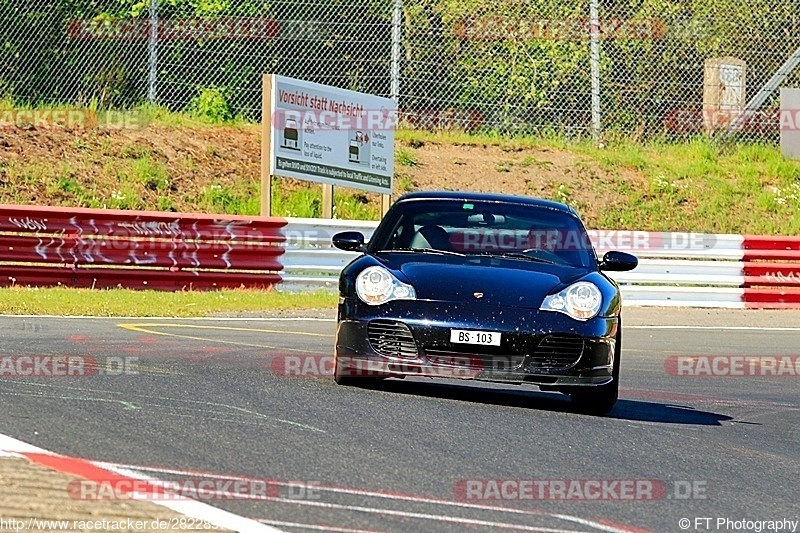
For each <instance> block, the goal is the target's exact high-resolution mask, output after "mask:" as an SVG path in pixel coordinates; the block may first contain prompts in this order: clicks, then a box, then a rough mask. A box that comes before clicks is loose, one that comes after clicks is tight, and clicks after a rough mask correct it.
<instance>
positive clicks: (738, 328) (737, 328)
mask: <svg viewBox="0 0 800 533" xmlns="http://www.w3.org/2000/svg"><path fill="white" fill-rule="evenodd" d="M626 329H701V330H706V329H709V330H710V329H717V330H730V331H800V327H796V328H794V327H759V326H626V325H623V326H622V330H623V331H625V330H626Z"/></svg>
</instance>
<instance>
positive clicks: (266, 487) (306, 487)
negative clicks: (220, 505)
mask: <svg viewBox="0 0 800 533" xmlns="http://www.w3.org/2000/svg"><path fill="white" fill-rule="evenodd" d="M67 493H68V494H69V497H70V498H72V499H73V500H89V501H96V500H157V501H158V500H167V501H169V500H182V499H186V498H190V499H193V500H209V501H210V500H273V499H285V500H319V499H321V495H320V483H319V482H318V481H291V482H285V481H280V482H278V481H274V480H260V479H216V478H215V479H205V478H202V479H181V480H170V481H162V480H147V481H145V480H141V479H124V478H123V479H105V480H85V479H75V480H72V481H70V482H69V484H68V485H67Z"/></svg>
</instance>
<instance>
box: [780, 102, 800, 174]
mask: <svg viewBox="0 0 800 533" xmlns="http://www.w3.org/2000/svg"><path fill="white" fill-rule="evenodd" d="M780 123H781V125H780V127H781V153H782V154H783V157H786V158H788V159H800V89H790V88H786V87H781V111H780Z"/></svg>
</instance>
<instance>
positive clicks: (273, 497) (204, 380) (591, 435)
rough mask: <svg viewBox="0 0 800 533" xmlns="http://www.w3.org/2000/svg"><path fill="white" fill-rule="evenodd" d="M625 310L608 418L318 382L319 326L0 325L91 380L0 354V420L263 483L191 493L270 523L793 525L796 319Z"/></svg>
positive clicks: (442, 387) (496, 395)
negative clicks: (237, 493)
mask: <svg viewBox="0 0 800 533" xmlns="http://www.w3.org/2000/svg"><path fill="white" fill-rule="evenodd" d="M626 313H627V315H626V322H625V328H624V330H623V331H624V349H623V356H622V357H623V359H622V361H623V366H622V392H621V400H620V402H619V403H618V404H617V407H616V408H615V410H614V411H613V413H612V415H611V416H610V417H607V418H602V417H594V416H587V415H582V414H579V413H576V412H573V411H572V410H571V408H570V405H569V402H568V400H567V399H566V397H562V396H561V395H558V394H553V393H543V392H539V391H538V390H537V389H536V388H535V387H518V386H513V385H508V386H504V385H494V384H481V383H476V382H467V381H458V382H452V381H450V382H447V381H436V380H431V379H425V378H415V379H407V380H389V381H385V382H383V383H381V384H379V385H377V386H375V387H371V388H352V387H341V386H337V385H336V384H335V383H334V382H333V380H332V379H331V378H330V377H327V376H320V375H315V374H319V372H318V370H319V369H318V368H317V366H321V367H324V366H326V364H327V363H326V359H324V358H323V356H324V357H327V356H330V355H331V353H332V342H333V332H334V328H335V323H334V322H333V321H332V320H330V319H311V320H309V319H302V318H294V319H244V320H223V319H220V320H167V319H160V320H159V319H153V320H149V319H84V318H39V317H0V357H4V358H6V359H8V358H11V359H10V360H12V361H15V360H18V358H19V357H20V356H30V357H47V356H57V355H70V356H76V357H79V358H80V359H78V360H79V361H81V362H82V364H83V365H84V366H83V369H84V373H85V374H87V373H88V374H93V375H89V376H80V375H73V376H56V375H53V376H46V375H45V376H41V375H40V376H36V377H30V376H19V375H13V374H14V371H13V369H12V370H9V368H10V367H8V366H6V367H4V368H5V369H6V371H5V373H4V375H3V376H2V377H0V402H2V410H1V411H0V413H2V415H0V433H2V434H5V435H9V436H11V437H14V438H17V439H20V440H23V441H26V442H29V443H31V444H34V445H36V446H39V447H42V448H46V449H48V450H52V451H54V452H57V453H60V454H65V455H71V456H77V457H82V458H87V459H92V460H99V461H104V462H107V463H112V464H114V465H117V467H118V468H119V467H125V468H127V469H129V470H131V471H135V472H139V473H144V474H147V475H150V476H153V477H156V478H159V479H163V480H184V479H199V478H203V479H236V480H240V481H241V480H244V481H247V482H256V481H267V482H269V483H270V487H274V488H276V490H274V491H269V492H268V494H267V497H260V498H256V499H236V500H234V499H226V498H223V497H221V496H220V497H219V498H218V499H214V500H213V501H210V503H211V504H212V505H214V506H218V507H221V508H224V509H227V510H229V511H232V512H235V513H237V514H239V515H242V516H245V517H249V518H254V519H257V520H260V521H263V522H264V523H267V524H270V525H274V526H276V527H279V528H280V529H283V530H286V531H317V530H324V531H381V532H384V531H385V532H405V531H464V530H469V531H490V530H500V529H503V530H508V531H580V532H593V531H609V532H614V531H655V532H661V531H682V530H684V529H683V528H681V527H680V526H679V520H680V519H681V518H688V519H690V521H691V526H690V528H689V529H688V530H689V531H708V530H711V531H726V530H728V531H733V529H730V528H728V529H726V528H724V527H723V528H716V529H715V527H714V526H716V525H717V522H716V521H717V519H718V518H723V519H725V518H727V519H731V520H743V519H744V520H780V519H791V520H798V519H800V507H799V506H798V501H800V499H799V498H798V494H797V488H798V479H800V453H798V452H799V451H800V444H798V443H800V430H799V429H798V428H799V427H800V378H799V377H798V376H797V374H796V372H794V371H793V370H787V368H788V367H787V366H786V365H785V363H786V361H787V360H788V361H791V359H789V357H788V356H791V357H792V358H794V359H793V360H794V361H797V355H798V344H800V342H798V341H800V315H798V314H797V313H792V312H784V313H774V314H770V315H767V314H758V313H755V312H747V313H746V312H743V311H732V312H720V313H719V315H718V316H716V315H715V314H714V313H715V312H711V311H702V310H673V311H669V312H666V311H662V310H656V309H652V310H646V309H638V310H637V309H631V310H626ZM309 356H310V357H309ZM315 356H316V357H315ZM678 356H698V357H701V358H702V357H703V356H714V357H711V358H709V357H706V358H705V362H706V363H707V364H710V365H716V366H712V367H711V368H713V373H715V374H717V375H714V376H706V375H703V376H693V375H675V374H677V372H676V371H675V368H676V367H675V364H677V363H675V360H676V359H675V358H676V357H678ZM737 356H749V357H756V356H763V357H768V358H777V359H774V360H780V361H783V363H784V367H783V370H782V371H781V372H780V375H777V374H776V373H775V372H772V371H770V370H769V369H767V372H766V374H767V375H755V376H753V375H744V376H731V375H721V374H724V373H725V371H726V369H728V370H730V369H731V368H733V369H734V370H736V369H738V370H739V371H740V372H739V373H745V374H747V373H748V365H750V362H749V361H751V360H744V361H745V362H744V363H739V366H738V367H737V366H736V365H735V364H729V365H728V366H726V361H727V362H728V363H730V361H734V359H732V358H734V357H737ZM782 357H783V359H781V358H782ZM14 358H17V359H14ZM297 360H301V361H303V365H301V366H300V367H298V366H292V364H290V363H287V361H297ZM670 361H672V363H670ZM720 361H721V363H720ZM739 361H742V359H739ZM759 361H760V362H759V365H761V364H762V363H763V361H761V360H759ZM316 363H321V364H320V365H316ZM43 364H45V363H43ZM742 365H743V366H742ZM0 368H3V367H0ZM298 368H299V369H300V371H301V372H300V373H302V374H304V375H302V376H297V375H287V369H290V371H289V372H288V373H289V374H291V373H292V371H291V370H292V369H295V370H296V369H298ZM696 368H697V369H699V368H700V366H697V367H696ZM706 368H708V366H707V367H706ZM752 368H756V367H752ZM752 368H751V369H750V370H752ZM757 368H761V367H760V366H759V367H757ZM40 370H41V369H40ZM87 370H89V371H87ZM323 370H324V368H323ZM39 373H40V374H41V373H42V371H40V372H39ZM734 373H736V372H734ZM750 373H753V372H750ZM756 373H757V372H756ZM526 480H527V481H526ZM534 481H535V482H536V484H533V485H532V483H533V482H534ZM631 486H633V487H636V490H634V492H633V493H631V492H630V491H629V490H628V489H630V487H631ZM531 487H533V489H531ZM565 487H566V488H565ZM597 487H604V488H603V489H602V490H601V491H600V492H598V491H597V490H595V489H596V488H597ZM625 487H627V488H625ZM590 489H591V490H590ZM598 494H600V496H599V497H598ZM537 496H539V497H537ZM696 518H711V519H712V520H711V522H710V523H707V522H704V521H703V520H700V521H699V522H698V521H696ZM706 524H709V525H710V526H712V527H704V526H705V525H706ZM789 530H791V529H789ZM798 530H799V531H800V529H798Z"/></svg>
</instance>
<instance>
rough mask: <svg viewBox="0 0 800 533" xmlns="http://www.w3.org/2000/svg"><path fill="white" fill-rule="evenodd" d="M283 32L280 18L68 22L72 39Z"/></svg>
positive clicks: (245, 36)
mask: <svg viewBox="0 0 800 533" xmlns="http://www.w3.org/2000/svg"><path fill="white" fill-rule="evenodd" d="M280 32H281V28H280V24H279V23H278V21H277V20H274V19H270V18H263V17H227V18H225V17H220V18H162V19H160V20H159V21H158V24H157V25H152V24H151V23H150V20H148V19H115V20H101V19H78V20H73V21H71V22H70V23H69V24H67V35H69V37H70V38H71V39H79V40H87V39H99V40H119V41H146V40H147V39H149V38H150V37H151V36H153V34H155V33H157V35H155V36H156V37H157V38H158V40H159V41H179V40H180V41H213V40H247V41H255V40H269V39H275V38H276V37H278V35H279V34H280Z"/></svg>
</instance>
